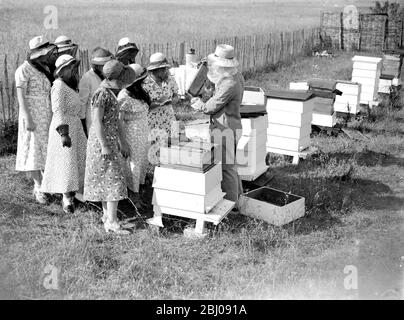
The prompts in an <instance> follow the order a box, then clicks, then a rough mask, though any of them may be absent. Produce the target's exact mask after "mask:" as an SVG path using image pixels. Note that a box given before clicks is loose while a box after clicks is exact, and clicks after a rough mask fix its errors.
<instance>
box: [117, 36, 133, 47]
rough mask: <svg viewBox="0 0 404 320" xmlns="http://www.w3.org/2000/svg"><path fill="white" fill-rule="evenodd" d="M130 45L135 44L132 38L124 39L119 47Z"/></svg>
mask: <svg viewBox="0 0 404 320" xmlns="http://www.w3.org/2000/svg"><path fill="white" fill-rule="evenodd" d="M128 43H133V42H132V41H131V40H130V38H128V37H125V38H122V39H121V40H119V42H118V47H122V46H126V45H127V44H128Z"/></svg>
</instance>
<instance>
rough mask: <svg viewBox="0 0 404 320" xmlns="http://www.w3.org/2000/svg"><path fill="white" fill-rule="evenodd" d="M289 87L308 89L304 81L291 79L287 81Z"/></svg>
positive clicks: (292, 88) (291, 88)
mask: <svg viewBox="0 0 404 320" xmlns="http://www.w3.org/2000/svg"><path fill="white" fill-rule="evenodd" d="M289 89H290V90H303V91H307V90H309V85H308V84H307V82H306V81H293V82H290V83H289Z"/></svg>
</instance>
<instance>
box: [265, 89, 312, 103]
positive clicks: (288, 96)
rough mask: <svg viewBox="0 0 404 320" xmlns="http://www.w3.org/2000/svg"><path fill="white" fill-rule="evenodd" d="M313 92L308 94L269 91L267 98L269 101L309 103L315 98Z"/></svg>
mask: <svg viewBox="0 0 404 320" xmlns="http://www.w3.org/2000/svg"><path fill="white" fill-rule="evenodd" d="M313 96H314V95H313V93H312V92H306V91H303V90H269V91H268V94H267V97H268V98H269V99H284V100H295V101H307V100H309V99H311V98H313Z"/></svg>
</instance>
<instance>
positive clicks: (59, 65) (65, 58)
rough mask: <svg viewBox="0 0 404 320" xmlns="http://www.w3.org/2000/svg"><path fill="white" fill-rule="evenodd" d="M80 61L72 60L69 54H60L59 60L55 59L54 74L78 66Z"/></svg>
mask: <svg viewBox="0 0 404 320" xmlns="http://www.w3.org/2000/svg"><path fill="white" fill-rule="evenodd" d="M79 63H80V60H78V59H76V58H73V57H72V56H71V55H70V54H62V55H61V56H60V57H59V58H57V60H56V63H55V67H56V70H55V74H59V73H60V71H61V70H62V69H63V68H65V67H67V66H70V65H78V64H79Z"/></svg>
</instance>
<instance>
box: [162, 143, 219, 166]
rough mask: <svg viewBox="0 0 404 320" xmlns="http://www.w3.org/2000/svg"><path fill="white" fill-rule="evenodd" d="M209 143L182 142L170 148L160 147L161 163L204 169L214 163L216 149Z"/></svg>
mask: <svg viewBox="0 0 404 320" xmlns="http://www.w3.org/2000/svg"><path fill="white" fill-rule="evenodd" d="M215 147H217V145H215V144H212V143H209V142H201V141H192V142H180V143H179V144H178V145H172V146H170V147H168V146H163V147H160V163H162V164H169V165H182V166H189V167H196V168H203V167H204V166H205V165H208V164H212V163H213V162H214V148H215Z"/></svg>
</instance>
